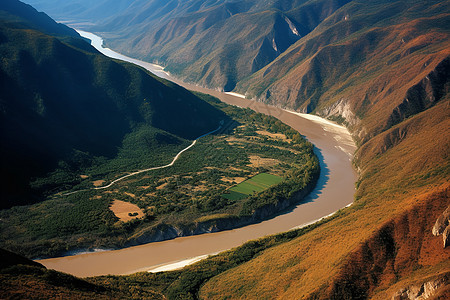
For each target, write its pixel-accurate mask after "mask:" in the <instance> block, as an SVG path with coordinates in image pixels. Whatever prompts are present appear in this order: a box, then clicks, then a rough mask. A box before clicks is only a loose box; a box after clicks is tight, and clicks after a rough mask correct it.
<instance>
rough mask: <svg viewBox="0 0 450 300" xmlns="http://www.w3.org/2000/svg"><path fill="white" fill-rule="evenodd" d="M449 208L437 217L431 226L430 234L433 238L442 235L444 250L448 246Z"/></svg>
mask: <svg viewBox="0 0 450 300" xmlns="http://www.w3.org/2000/svg"><path fill="white" fill-rule="evenodd" d="M449 223H450V206H448V207H447V209H446V210H445V211H444V212H443V213H442V214H441V215H440V216H439V218H438V219H437V220H436V223H435V224H434V226H433V230H432V233H433V235H434V236H439V235H442V239H443V242H444V248H445V247H447V246H448V245H449V244H450V237H449V233H450V224H449Z"/></svg>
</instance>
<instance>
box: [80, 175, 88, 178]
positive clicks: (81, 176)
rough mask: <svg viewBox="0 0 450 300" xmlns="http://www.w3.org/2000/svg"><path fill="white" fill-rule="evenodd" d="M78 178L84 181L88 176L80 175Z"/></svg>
mask: <svg viewBox="0 0 450 300" xmlns="http://www.w3.org/2000/svg"><path fill="white" fill-rule="evenodd" d="M80 178H81V179H86V178H89V175H80Z"/></svg>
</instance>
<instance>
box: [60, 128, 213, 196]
mask: <svg viewBox="0 0 450 300" xmlns="http://www.w3.org/2000/svg"><path fill="white" fill-rule="evenodd" d="M221 128H222V126H219V127H218V128H217V129H216V130H213V131H210V132H208V133H205V134H203V135H201V136H199V137H198V138H196V139H195V140H194V141H193V142H192V143H191V144H190V145H189V146H187V147H186V148H184V149H183V150H181V151H180V152H178V154H177V155H175V157H174V158H173V160H172V162H171V163H170V164H167V165H164V166H159V167H152V168H148V169H144V170H139V171H136V172H133V173H130V174H127V175H125V176H122V177H120V178H117V179H115V180H113V181H111V183H110V184H108V185H105V186H99V187H93V188H90V189H84V190H78V191H73V192H70V193H65V194H62V195H63V196H68V195H72V194H76V193H80V192H85V191H91V190H103V189H107V188H110V187H111V186H113V185H114V184H115V183H117V182H119V181H121V180H123V179H125V178H128V177H131V176H134V175H137V174H141V173H145V172H148V171H152V170H159V169H165V168H168V167H171V166H173V164H174V163H175V162H176V161H177V159H178V158H179V157H180V155H181V154H182V153H183V152H184V151H187V150H189V149H190V148H192V147H193V146H194V145H195V143H197V141H198V140H199V139H201V138H202V137H205V136H207V135H210V134H213V133H214V132H217V131H219V130H220V129H221Z"/></svg>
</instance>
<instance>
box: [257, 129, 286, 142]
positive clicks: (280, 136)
mask: <svg viewBox="0 0 450 300" xmlns="http://www.w3.org/2000/svg"><path fill="white" fill-rule="evenodd" d="M256 133H257V134H260V135H265V136H268V137H271V138H273V139H280V140H283V141H288V140H289V139H288V138H287V137H286V136H285V135H284V134H282V133H271V132H268V131H265V130H258V131H256Z"/></svg>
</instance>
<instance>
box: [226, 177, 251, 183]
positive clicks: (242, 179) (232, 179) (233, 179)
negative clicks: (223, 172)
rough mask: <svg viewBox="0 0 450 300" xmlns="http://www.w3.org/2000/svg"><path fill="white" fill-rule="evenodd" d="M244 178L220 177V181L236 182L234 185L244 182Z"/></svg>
mask: <svg viewBox="0 0 450 300" xmlns="http://www.w3.org/2000/svg"><path fill="white" fill-rule="evenodd" d="M245 179H246V178H245V177H231V178H230V177H222V178H221V180H222V181H224V182H236V183H241V182H242V181H244V180H245Z"/></svg>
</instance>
